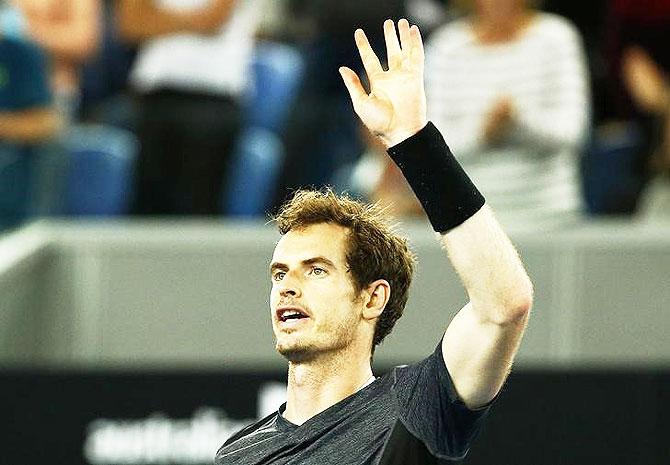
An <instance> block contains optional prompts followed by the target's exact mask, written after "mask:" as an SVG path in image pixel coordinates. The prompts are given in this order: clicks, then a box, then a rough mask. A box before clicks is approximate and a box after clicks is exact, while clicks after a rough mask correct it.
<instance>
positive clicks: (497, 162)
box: [425, 13, 589, 224]
mask: <svg viewBox="0 0 670 465" xmlns="http://www.w3.org/2000/svg"><path fill="white" fill-rule="evenodd" d="M425 76H426V93H427V97H428V102H429V105H428V109H429V117H430V119H431V120H432V121H433V123H434V124H435V125H436V126H437V127H438V128H439V129H440V130H441V131H442V133H443V134H444V137H445V139H446V140H447V143H448V144H449V146H450V147H451V149H452V151H453V152H454V154H455V155H456V157H457V158H458V159H459V161H460V162H461V163H462V165H463V167H464V168H465V170H466V171H467V173H468V174H469V175H470V177H471V178H472V179H473V181H474V182H475V184H476V185H477V186H478V188H479V189H480V190H481V191H482V193H483V194H484V196H485V197H486V199H487V202H488V203H489V204H490V205H492V207H493V208H494V210H495V211H496V213H497V214H498V216H499V218H500V219H501V221H502V222H503V223H510V222H517V221H526V222H527V221H533V222H535V221H543V222H545V224H546V222H549V223H552V222H556V223H557V224H565V222H566V221H572V220H573V219H575V218H577V217H578V216H579V215H578V212H579V211H580V210H581V204H582V202H581V193H580V188H579V175H578V156H579V154H580V150H581V148H582V145H583V141H584V139H585V135H586V133H587V128H588V124H589V103H588V101H589V95H588V93H589V92H588V81H587V72H586V59H585V56H584V52H583V48H582V44H581V39H580V37H579V34H578V32H577V31H576V29H575V28H574V27H573V26H572V25H571V24H570V23H569V22H568V21H567V20H565V19H563V18H561V17H559V16H555V15H551V14H545V13H538V14H537V15H536V17H535V19H534V20H533V23H532V24H531V25H530V26H529V27H528V29H527V30H526V31H525V33H524V34H523V35H522V36H521V37H519V38H518V39H516V40H514V41H512V42H508V43H504V44H495V45H481V44H479V43H478V42H477V40H476V38H475V36H474V32H473V30H472V28H471V26H470V23H469V22H467V21H466V20H458V21H454V22H453V23H450V24H447V25H446V26H443V27H442V28H441V29H439V30H437V31H436V32H435V33H434V35H433V36H432V38H431V40H430V42H429V43H428V44H427V47H426V74H425ZM502 97H509V98H510V99H511V100H512V103H513V106H514V108H515V118H516V120H515V123H514V127H513V128H512V131H511V134H510V136H509V137H507V138H506V139H505V140H504V142H503V143H502V144H501V145H498V146H496V147H491V146H488V145H487V144H485V143H484V141H483V137H482V132H483V131H482V128H483V126H484V121H485V117H486V115H487V113H488V112H489V111H490V109H491V108H492V106H493V104H494V102H495V101H497V100H498V99H500V98H502Z"/></svg>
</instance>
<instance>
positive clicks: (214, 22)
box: [117, 0, 260, 215]
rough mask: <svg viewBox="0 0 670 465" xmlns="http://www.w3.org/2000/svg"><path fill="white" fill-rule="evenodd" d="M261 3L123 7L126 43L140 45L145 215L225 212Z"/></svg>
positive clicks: (140, 184)
mask: <svg viewBox="0 0 670 465" xmlns="http://www.w3.org/2000/svg"><path fill="white" fill-rule="evenodd" d="M257 6H258V5H257V4H256V1H255V0H120V1H119V3H118V10H117V12H118V24H119V29H120V33H121V36H122V37H123V38H124V39H125V40H127V41H130V42H135V43H138V45H139V46H138V54H137V58H136V62H135V65H134V67H133V69H132V71H131V77H130V80H131V86H132V87H133V89H134V90H135V91H136V92H137V94H138V95H139V114H138V120H139V121H138V137H139V139H140V145H141V147H140V154H139V159H138V165H137V173H136V177H137V181H136V200H135V207H134V210H135V212H136V213H138V214H145V215H146V214H162V215H167V214H202V215H216V214H219V213H220V211H221V206H220V197H221V188H222V183H223V179H224V178H225V171H226V168H227V162H228V159H229V156H230V154H231V152H232V149H233V146H234V143H235V140H236V137H237V134H238V130H239V128H240V124H241V116H242V115H241V109H240V97H241V96H242V94H243V92H244V90H245V87H246V85H247V65H248V63H249V61H250V58H251V51H252V45H253V36H254V31H255V28H256V23H257V15H258V13H259V12H260V11H259V8H258V7H257Z"/></svg>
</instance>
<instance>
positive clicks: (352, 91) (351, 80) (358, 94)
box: [339, 66, 368, 107]
mask: <svg viewBox="0 0 670 465" xmlns="http://www.w3.org/2000/svg"><path fill="white" fill-rule="evenodd" d="M339 71H340V76H342V80H343V81H344V85H345V86H346V88H347V90H348V91H349V96H350V97H351V101H352V102H353V104H354V107H356V105H357V103H358V102H359V101H360V100H362V99H364V98H365V97H367V96H368V94H367V92H365V89H364V88H363V85H362V84H361V80H360V79H359V78H358V75H357V74H356V73H355V72H353V71H352V70H351V69H349V68H347V67H346V66H342V67H340V69H339Z"/></svg>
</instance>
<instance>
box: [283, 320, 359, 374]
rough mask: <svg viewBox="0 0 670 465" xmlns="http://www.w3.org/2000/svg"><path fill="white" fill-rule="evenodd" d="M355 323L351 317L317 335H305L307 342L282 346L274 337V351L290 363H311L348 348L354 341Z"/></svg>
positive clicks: (302, 341)
mask: <svg viewBox="0 0 670 465" xmlns="http://www.w3.org/2000/svg"><path fill="white" fill-rule="evenodd" d="M357 321H358V320H357V319H356V318H355V317H354V316H353V315H352V316H350V317H348V318H347V319H345V320H342V321H340V322H339V323H338V324H336V325H334V326H333V327H329V328H326V329H323V330H321V331H318V334H317V335H313V334H312V335H305V337H304V338H305V339H308V340H305V339H303V340H297V341H294V342H293V343H289V344H284V345H282V344H281V343H280V342H279V340H278V339H277V337H276V336H275V349H276V350H277V352H279V354H281V355H282V356H283V357H284V358H285V359H286V360H287V361H288V362H290V363H307V362H313V361H315V360H318V359H319V357H322V356H324V355H326V354H332V353H336V352H339V351H342V350H344V349H346V348H347V347H349V345H350V344H351V342H352V341H353V339H354V334H355V329H356V324H357ZM317 329H318V328H317ZM310 336H311V337H310Z"/></svg>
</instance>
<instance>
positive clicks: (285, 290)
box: [279, 273, 301, 298]
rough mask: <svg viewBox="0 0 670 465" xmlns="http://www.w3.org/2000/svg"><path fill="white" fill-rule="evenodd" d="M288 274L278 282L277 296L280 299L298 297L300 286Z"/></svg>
mask: <svg viewBox="0 0 670 465" xmlns="http://www.w3.org/2000/svg"><path fill="white" fill-rule="evenodd" d="M289 276H290V273H286V275H285V276H284V279H282V280H281V281H280V282H279V295H280V296H282V297H294V298H295V297H300V295H301V292H300V286H299V285H298V282H297V280H296V279H293V278H291V277H289Z"/></svg>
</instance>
